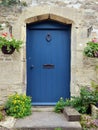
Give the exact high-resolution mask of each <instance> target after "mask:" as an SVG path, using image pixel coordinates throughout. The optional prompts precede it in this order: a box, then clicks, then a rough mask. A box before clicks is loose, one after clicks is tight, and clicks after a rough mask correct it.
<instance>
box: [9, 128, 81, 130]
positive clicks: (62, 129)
mask: <svg viewBox="0 0 98 130" xmlns="http://www.w3.org/2000/svg"><path fill="white" fill-rule="evenodd" d="M11 130H82V128H76V127H73V128H69V127H54V128H53V127H52V128H14V129H11Z"/></svg>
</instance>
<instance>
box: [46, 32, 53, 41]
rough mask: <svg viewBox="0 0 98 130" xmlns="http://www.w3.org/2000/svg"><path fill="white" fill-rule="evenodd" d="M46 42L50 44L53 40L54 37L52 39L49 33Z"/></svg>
mask: <svg viewBox="0 0 98 130" xmlns="http://www.w3.org/2000/svg"><path fill="white" fill-rule="evenodd" d="M46 40H47V41H48V42H50V41H51V40H52V37H51V35H50V34H49V33H48V34H47V36H46Z"/></svg>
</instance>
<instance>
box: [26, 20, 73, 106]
mask: <svg viewBox="0 0 98 130" xmlns="http://www.w3.org/2000/svg"><path fill="white" fill-rule="evenodd" d="M70 29H71V26H70V25H62V24H59V23H57V22H53V21H44V22H40V23H36V24H29V25H27V95H29V96H31V97H32V104H33V105H55V104H56V102H57V101H58V100H59V99H60V97H63V98H69V97H70Z"/></svg>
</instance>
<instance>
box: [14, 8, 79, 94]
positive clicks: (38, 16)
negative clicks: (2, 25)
mask: <svg viewBox="0 0 98 130" xmlns="http://www.w3.org/2000/svg"><path fill="white" fill-rule="evenodd" d="M47 19H51V20H54V21H58V22H61V23H63V24H72V28H71V81H70V91H71V95H76V94H77V93H78V91H79V87H78V86H77V85H76V73H75V68H76V48H77V30H76V26H78V25H79V23H80V21H81V16H79V13H78V12H77V10H76V9H72V8H67V7H66V8H60V7H59V8H58V7H53V6H52V7H50V6H35V7H29V8H27V9H26V10H24V11H23V13H22V14H21V16H20V17H19V19H18V21H17V23H16V25H15V26H14V28H13V33H14V35H15V36H16V38H18V39H22V40H23V41H24V43H26V24H29V23H34V22H38V21H42V20H47ZM25 47H26V46H25V45H24V47H23V50H22V51H21V58H22V62H21V67H22V69H23V74H22V75H23V78H22V83H23V84H22V86H23V88H22V91H24V92H26V82H27V81H26V48H25Z"/></svg>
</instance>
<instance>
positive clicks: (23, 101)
mask: <svg viewBox="0 0 98 130" xmlns="http://www.w3.org/2000/svg"><path fill="white" fill-rule="evenodd" d="M5 108H6V112H7V114H8V115H10V116H14V117H16V118H23V117H25V116H28V115H30V114H31V98H30V97H28V96H26V95H23V94H20V95H19V94H17V93H16V94H14V95H11V96H9V98H8V100H7V102H6V104H5Z"/></svg>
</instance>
